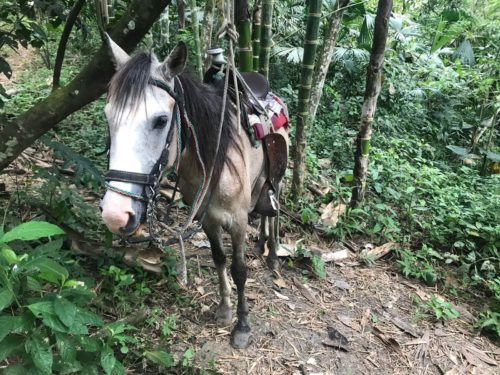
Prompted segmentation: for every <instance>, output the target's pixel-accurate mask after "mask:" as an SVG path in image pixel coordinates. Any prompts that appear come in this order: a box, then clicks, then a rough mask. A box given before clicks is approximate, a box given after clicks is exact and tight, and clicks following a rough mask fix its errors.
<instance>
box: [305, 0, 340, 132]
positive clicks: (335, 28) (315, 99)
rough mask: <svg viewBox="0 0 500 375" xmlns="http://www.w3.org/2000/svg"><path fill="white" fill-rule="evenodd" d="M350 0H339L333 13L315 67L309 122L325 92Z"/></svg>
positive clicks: (312, 118) (311, 120)
mask: <svg viewBox="0 0 500 375" xmlns="http://www.w3.org/2000/svg"><path fill="white" fill-rule="evenodd" d="M347 4H349V0H337V2H336V3H335V5H334V9H335V13H333V16H332V19H331V20H330V24H329V25H328V29H327V30H326V32H325V37H324V39H323V40H324V42H323V49H322V50H321V52H320V54H319V57H318V61H317V62H316V67H315V69H314V76H313V84H312V91H311V106H310V109H309V112H310V117H309V122H310V123H311V124H312V123H313V122H314V119H315V118H316V112H317V110H318V106H319V102H320V101H321V95H322V94H323V87H324V86H325V79H326V75H327V73H328V69H329V67H330V63H331V61H332V55H333V50H334V49H335V44H336V43H337V36H338V35H339V31H340V26H341V23H342V15H343V14H344V9H343V8H345V7H346V6H347Z"/></svg>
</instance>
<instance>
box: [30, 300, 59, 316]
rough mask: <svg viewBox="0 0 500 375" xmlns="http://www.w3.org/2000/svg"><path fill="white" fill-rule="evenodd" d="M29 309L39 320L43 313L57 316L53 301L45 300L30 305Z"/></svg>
mask: <svg viewBox="0 0 500 375" xmlns="http://www.w3.org/2000/svg"><path fill="white" fill-rule="evenodd" d="M28 309H30V310H31V312H32V313H33V315H35V316H36V317H37V318H41V317H42V314H43V313H45V314H55V312H54V301H53V300H44V301H39V302H35V303H32V304H31V305H28Z"/></svg>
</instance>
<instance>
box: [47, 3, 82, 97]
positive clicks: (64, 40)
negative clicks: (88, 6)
mask: <svg viewBox="0 0 500 375" xmlns="http://www.w3.org/2000/svg"><path fill="white" fill-rule="evenodd" d="M85 1H86V0H78V1H77V2H76V3H75V5H74V6H73V8H72V9H71V11H70V12H69V14H68V18H67V19H66V24H65V25H64V30H63V32H62V34H61V39H60V40H59V46H58V47H57V53H56V60H55V62H54V75H53V76H52V90H55V89H57V88H59V86H60V78H61V69H62V65H63V61H64V54H65V53H66V45H67V44H68V39H69V35H70V34H71V30H73V25H74V24H75V22H76V20H77V19H78V15H79V14H80V11H81V10H82V8H83V6H84V5H85Z"/></svg>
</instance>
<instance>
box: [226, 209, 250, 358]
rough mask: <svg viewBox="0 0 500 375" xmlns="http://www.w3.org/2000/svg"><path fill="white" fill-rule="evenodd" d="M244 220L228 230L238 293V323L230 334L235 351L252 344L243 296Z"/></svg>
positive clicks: (232, 271) (245, 301)
mask: <svg viewBox="0 0 500 375" xmlns="http://www.w3.org/2000/svg"><path fill="white" fill-rule="evenodd" d="M246 225H247V223H246V216H245V219H244V220H243V219H242V220H240V223H239V224H236V225H235V226H234V227H233V228H231V230H230V234H231V242H232V245H233V261H232V264H231V276H232V277H233V281H234V283H235V284H236V289H237V291H238V306H237V309H236V314H237V315H238V321H237V322H236V326H235V327H234V328H233V330H232V332H231V345H232V346H233V347H234V348H236V349H245V348H247V347H248V346H249V345H250V344H251V343H252V340H253V338H252V333H251V330H250V326H249V325H248V304H247V300H246V296H245V283H246V280H247V269H246V263H245V230H246Z"/></svg>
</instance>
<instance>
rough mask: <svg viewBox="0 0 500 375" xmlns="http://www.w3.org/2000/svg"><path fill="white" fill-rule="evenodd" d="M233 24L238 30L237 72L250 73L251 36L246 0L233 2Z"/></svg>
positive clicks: (251, 61)
mask: <svg viewBox="0 0 500 375" xmlns="http://www.w3.org/2000/svg"><path fill="white" fill-rule="evenodd" d="M234 6H235V8H234V22H235V24H236V29H237V30H238V34H239V35H238V58H239V66H238V67H239V70H240V71H242V72H251V71H252V69H253V60H252V58H253V56H252V34H251V30H250V27H251V23H250V13H249V12H248V0H234Z"/></svg>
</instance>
